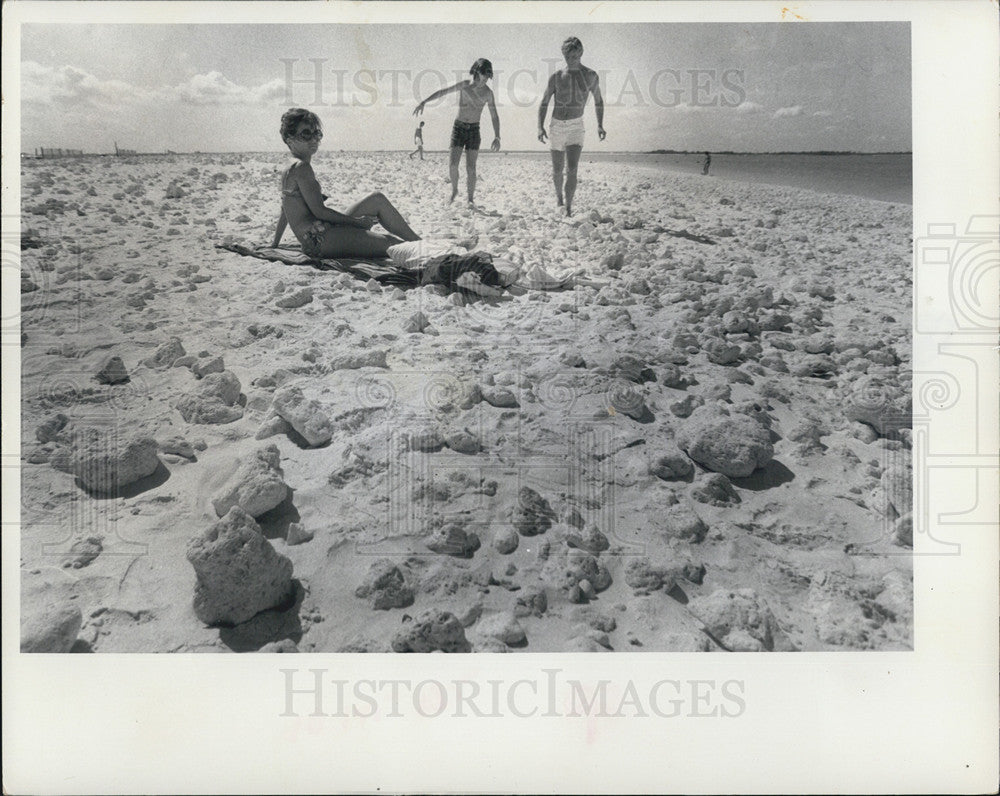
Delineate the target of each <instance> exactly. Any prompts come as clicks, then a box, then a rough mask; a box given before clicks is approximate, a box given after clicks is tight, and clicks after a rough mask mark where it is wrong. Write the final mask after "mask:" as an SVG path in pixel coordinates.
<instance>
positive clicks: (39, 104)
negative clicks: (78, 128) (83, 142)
mask: <svg viewBox="0 0 1000 796" xmlns="http://www.w3.org/2000/svg"><path fill="white" fill-rule="evenodd" d="M284 96H285V83H284V81H283V80H280V79H274V80H271V81H269V82H267V83H262V84H261V85H258V86H242V85H240V84H238V83H234V82H233V81H232V80H230V79H229V78H227V77H226V76H225V75H223V74H222V73H221V72H214V71H213V72H208V73H207V74H196V75H192V76H191V77H190V78H188V80H187V81H185V82H184V83H180V84H178V85H175V86H163V87H158V88H144V87H142V86H135V85H133V84H131V83H127V82H125V81H123V80H102V79H101V78H98V77H96V76H94V75H92V74H90V73H89V72H85V71H84V70H82V69H79V68H77V67H75V66H69V65H67V66H61V67H51V66H43V65H42V64H39V63H36V62H35V61H25V62H23V63H22V64H21V97H22V101H23V102H24V103H25V104H27V105H29V106H33V107H34V108H35V109H47V108H51V109H55V110H71V109H81V110H83V109H93V110H112V109H114V108H119V107H121V106H123V105H142V104H151V103H157V104H160V105H162V104H164V103H170V102H181V103H186V104H190V105H263V104H266V103H269V102H274V101H280V100H281V99H283V98H284Z"/></svg>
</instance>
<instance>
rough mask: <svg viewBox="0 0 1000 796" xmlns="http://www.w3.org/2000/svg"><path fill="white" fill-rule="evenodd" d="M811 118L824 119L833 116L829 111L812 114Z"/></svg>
mask: <svg viewBox="0 0 1000 796" xmlns="http://www.w3.org/2000/svg"><path fill="white" fill-rule="evenodd" d="M813 116H819V117H821V118H823V119H825V118H826V117H828V116H833V114H832V113H831V112H830V111H815V112H814V113H813Z"/></svg>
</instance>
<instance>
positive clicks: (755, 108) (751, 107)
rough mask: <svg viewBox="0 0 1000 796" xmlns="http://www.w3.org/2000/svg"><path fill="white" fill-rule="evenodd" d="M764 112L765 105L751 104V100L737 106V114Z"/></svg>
mask: <svg viewBox="0 0 1000 796" xmlns="http://www.w3.org/2000/svg"><path fill="white" fill-rule="evenodd" d="M763 110H764V106H763V105H758V104H757V103H756V102H750V101H749V100H747V101H746V102H741V103H740V104H739V105H737V106H736V112H737V113H760V112H761V111H763Z"/></svg>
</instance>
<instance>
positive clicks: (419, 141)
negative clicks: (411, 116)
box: [410, 122, 424, 160]
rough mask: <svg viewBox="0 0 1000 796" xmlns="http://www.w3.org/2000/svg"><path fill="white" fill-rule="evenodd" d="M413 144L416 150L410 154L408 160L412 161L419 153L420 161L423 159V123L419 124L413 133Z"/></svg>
mask: <svg viewBox="0 0 1000 796" xmlns="http://www.w3.org/2000/svg"><path fill="white" fill-rule="evenodd" d="M413 143H414V144H416V145H417V148H416V149H414V150H413V151H412V152H411V153H410V160H413V156H414V155H416V154H417V153H418V152H419V153H420V159H421V160H423V159H424V123H423V122H420V126H419V127H417V129H416V130H414V131H413Z"/></svg>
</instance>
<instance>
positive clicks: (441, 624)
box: [392, 609, 472, 652]
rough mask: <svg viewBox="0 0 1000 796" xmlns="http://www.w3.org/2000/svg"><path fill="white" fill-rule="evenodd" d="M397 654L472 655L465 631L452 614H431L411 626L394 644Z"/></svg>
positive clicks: (422, 615)
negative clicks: (439, 653)
mask: <svg viewBox="0 0 1000 796" xmlns="http://www.w3.org/2000/svg"><path fill="white" fill-rule="evenodd" d="M392 650H393V652H438V651H440V652H470V651H471V650H472V647H471V645H470V644H469V642H468V640H467V639H466V638H465V629H464V628H463V627H462V623H461V622H459V621H458V618H457V617H456V616H455V615H454V614H453V613H451V612H449V611H441V610H435V609H432V610H429V611H424V612H423V613H422V614H420V615H418V616H417V617H416V618H415V619H414V620H413V621H412V622H409V623H407V625H406V626H405V627H403V628H402V629H401V630H400V631H399V632H397V633H396V635H395V637H394V638H393V640H392Z"/></svg>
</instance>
